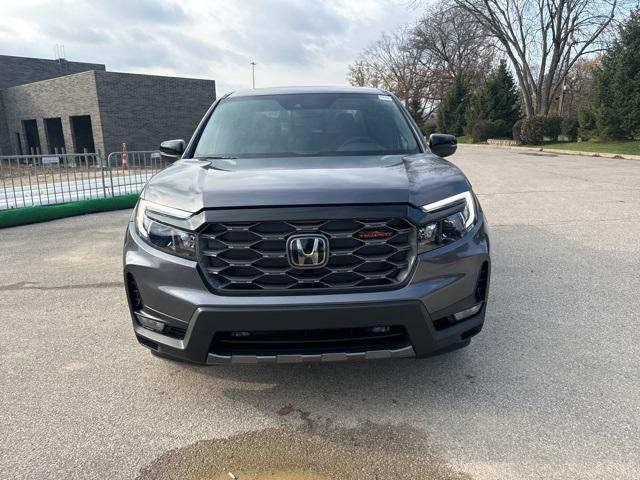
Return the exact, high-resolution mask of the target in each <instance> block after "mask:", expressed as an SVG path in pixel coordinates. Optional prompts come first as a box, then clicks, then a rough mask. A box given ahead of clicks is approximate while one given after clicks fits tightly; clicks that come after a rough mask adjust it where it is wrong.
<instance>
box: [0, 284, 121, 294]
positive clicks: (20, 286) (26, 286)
mask: <svg viewBox="0 0 640 480" xmlns="http://www.w3.org/2000/svg"><path fill="white" fill-rule="evenodd" d="M120 287H122V282H100V283H82V284H77V285H53V286H45V285H39V284H38V283H35V282H17V283H10V284H9V285H0V292H6V291H10V290H74V289H84V288H91V289H96V288H120Z"/></svg>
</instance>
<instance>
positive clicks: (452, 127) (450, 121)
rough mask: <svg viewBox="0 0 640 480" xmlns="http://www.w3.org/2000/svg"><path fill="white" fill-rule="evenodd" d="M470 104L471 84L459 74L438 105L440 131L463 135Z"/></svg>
mask: <svg viewBox="0 0 640 480" xmlns="http://www.w3.org/2000/svg"><path fill="white" fill-rule="evenodd" d="M468 104H469V86H468V84H467V82H466V81H465V80H464V79H463V78H462V77H461V76H457V77H456V78H455V79H454V80H453V83H452V84H451V86H450V87H449V90H447V94H446V95H445V97H444V99H443V100H442V102H440V105H439V106H438V115H437V122H438V131H439V132H441V133H450V134H453V135H462V134H463V133H464V126H465V114H466V111H467V105H468Z"/></svg>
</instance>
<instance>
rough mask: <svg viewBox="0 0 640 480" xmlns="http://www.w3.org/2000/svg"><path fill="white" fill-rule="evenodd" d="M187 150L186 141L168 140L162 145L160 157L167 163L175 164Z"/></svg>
mask: <svg viewBox="0 0 640 480" xmlns="http://www.w3.org/2000/svg"><path fill="white" fill-rule="evenodd" d="M185 148H186V144H185V143H184V140H167V141H166V142H162V143H161V144H160V155H161V156H162V159H163V160H164V161H165V162H168V163H173V162H175V161H176V160H179V159H180V157H181V156H182V154H183V153H184V149H185Z"/></svg>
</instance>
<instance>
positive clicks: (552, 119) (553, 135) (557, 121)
mask: <svg viewBox="0 0 640 480" xmlns="http://www.w3.org/2000/svg"><path fill="white" fill-rule="evenodd" d="M545 123H546V127H545V131H544V134H545V136H546V137H548V138H549V140H551V141H552V142H557V141H558V136H559V135H560V132H561V131H562V117H559V116H557V115H549V116H548V117H547V118H546V120H545Z"/></svg>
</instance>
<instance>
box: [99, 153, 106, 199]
mask: <svg viewBox="0 0 640 480" xmlns="http://www.w3.org/2000/svg"><path fill="white" fill-rule="evenodd" d="M98 158H99V159H100V175H101V176H102V195H103V196H104V198H107V186H106V185H105V183H104V156H103V155H102V152H101V151H100V149H98Z"/></svg>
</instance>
